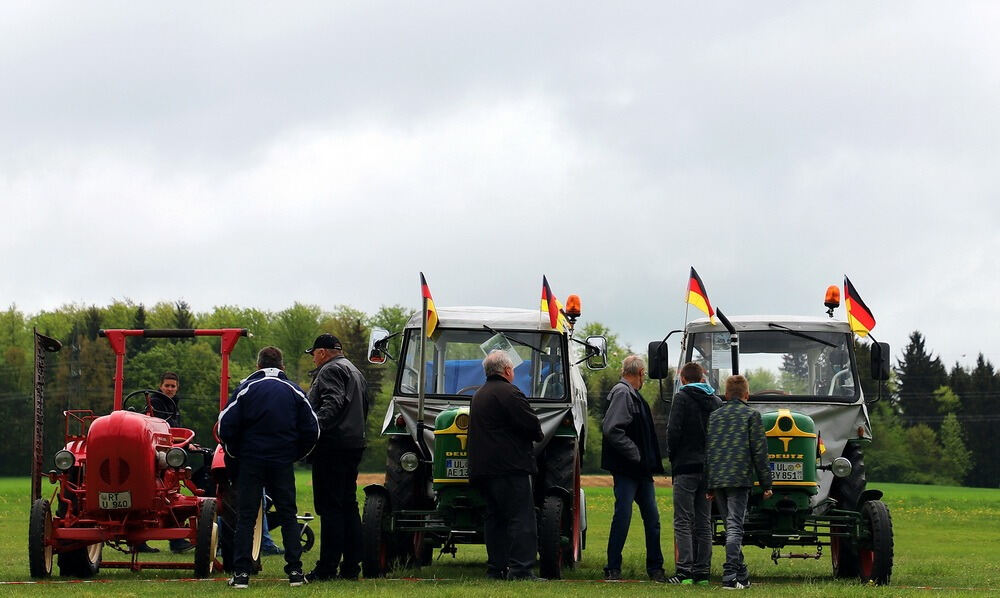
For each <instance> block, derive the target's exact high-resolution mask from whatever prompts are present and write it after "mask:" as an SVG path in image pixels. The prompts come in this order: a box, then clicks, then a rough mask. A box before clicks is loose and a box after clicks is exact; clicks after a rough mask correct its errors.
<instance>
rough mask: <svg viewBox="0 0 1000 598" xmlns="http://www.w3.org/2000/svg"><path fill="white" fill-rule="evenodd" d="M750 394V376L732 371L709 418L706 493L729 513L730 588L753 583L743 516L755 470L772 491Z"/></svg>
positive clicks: (726, 572) (725, 577) (726, 575)
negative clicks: (745, 549) (745, 550)
mask: <svg viewBox="0 0 1000 598" xmlns="http://www.w3.org/2000/svg"><path fill="white" fill-rule="evenodd" d="M749 398H750V384H749V383H748V382H747V379H746V378H744V377H743V376H739V375H737V376H730V377H729V378H728V379H727V380H726V402H725V403H723V405H722V407H719V408H718V409H716V410H715V411H713V412H712V415H711V416H710V417H709V418H708V438H707V441H708V446H707V455H708V457H707V459H706V462H705V469H706V473H705V475H706V477H707V478H708V492H707V493H706V494H705V497H706V498H708V500H710V501H711V500H714V499H715V497H719V508H720V510H721V511H722V513H723V516H724V517H725V518H726V562H725V563H724V564H723V565H722V587H723V588H726V589H730V590H742V589H745V588H749V587H750V572H749V571H748V570H747V566H746V564H745V563H744V562H743V517H744V516H745V515H746V512H747V500H748V499H749V496H750V489H751V488H753V485H754V476H753V474H754V472H756V474H757V481H758V482H759V483H760V487H761V488H762V489H763V491H764V499H765V500H766V499H768V498H771V494H772V492H771V481H772V479H771V466H770V464H769V463H768V458H767V437H766V436H765V435H764V424H763V421H762V420H761V417H760V413H759V412H757V411H755V410H754V409H751V408H750V406H748V405H747V403H746V402H747V399H749Z"/></svg>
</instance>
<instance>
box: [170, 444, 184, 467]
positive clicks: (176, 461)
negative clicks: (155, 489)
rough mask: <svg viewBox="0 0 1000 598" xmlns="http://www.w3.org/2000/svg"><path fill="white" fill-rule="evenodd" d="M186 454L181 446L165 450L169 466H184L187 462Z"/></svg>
mask: <svg viewBox="0 0 1000 598" xmlns="http://www.w3.org/2000/svg"><path fill="white" fill-rule="evenodd" d="M187 460H188V454H187V451H185V450H184V449H182V448H179V447H176V446H175V447H174V448H172V449H170V450H168V451H167V465H169V466H170V467H184V464H185V463H187Z"/></svg>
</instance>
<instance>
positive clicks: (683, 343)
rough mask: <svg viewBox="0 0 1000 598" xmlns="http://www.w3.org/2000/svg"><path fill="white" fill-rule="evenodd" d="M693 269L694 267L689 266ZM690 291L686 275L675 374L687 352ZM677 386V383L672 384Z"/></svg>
mask: <svg viewBox="0 0 1000 598" xmlns="http://www.w3.org/2000/svg"><path fill="white" fill-rule="evenodd" d="M691 269H692V270H694V268H691ZM690 292H691V276H690V275H689V276H688V281H687V286H686V287H685V288H684V325H683V326H681V350H680V355H679V357H678V358H677V376H680V371H681V365H683V364H684V354H685V353H686V352H687V327H688V310H690V309H691V302H690V301H688V294H690ZM674 387H675V388H676V387H677V384H676V383H675V384H674Z"/></svg>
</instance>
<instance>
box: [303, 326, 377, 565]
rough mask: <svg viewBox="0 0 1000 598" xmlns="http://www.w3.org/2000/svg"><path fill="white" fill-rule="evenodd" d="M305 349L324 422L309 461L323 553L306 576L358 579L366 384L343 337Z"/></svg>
mask: <svg viewBox="0 0 1000 598" xmlns="http://www.w3.org/2000/svg"><path fill="white" fill-rule="evenodd" d="M306 353H309V354H311V355H312V358H313V364H315V365H316V369H314V370H313V371H312V372H311V374H312V376H313V379H312V385H311V386H310V387H309V402H310V403H311V404H312V406H313V410H315V411H316V416H317V417H318V418H319V426H320V438H319V443H318V444H317V445H316V450H315V451H314V452H313V454H312V460H311V462H312V464H313V469H312V476H313V502H314V503H315V505H316V514H317V515H319V519H320V545H319V546H320V551H319V561H317V562H316V567H315V568H314V569H313V570H312V571H311V572H310V573H309V574H308V575H307V576H306V578H307V579H308V580H309V581H323V580H327V579H333V578H336V577H339V578H340V579H351V580H356V579H357V578H358V573H359V572H360V571H361V565H360V563H361V516H360V514H359V513H358V500H357V498H356V494H355V493H356V492H357V489H358V465H359V464H360V463H361V454H362V453H363V452H364V449H365V427H366V426H365V424H366V420H367V419H368V407H369V404H368V383H367V382H366V381H365V377H364V376H363V375H362V374H361V372H360V371H359V370H358V368H357V367H355V365H354V364H353V363H351V362H350V361H349V360H348V359H347V357H344V350H343V346H342V345H341V344H340V339H338V338H337V337H335V336H333V335H332V334H321V335H319V336H318V337H316V340H315V341H314V342H313V345H312V348H310V349H309V350H308V351H306ZM338 567H339V571H338Z"/></svg>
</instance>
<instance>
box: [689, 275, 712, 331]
mask: <svg viewBox="0 0 1000 598" xmlns="http://www.w3.org/2000/svg"><path fill="white" fill-rule="evenodd" d="M687 302H688V303H690V304H691V305H693V306H695V307H697V308H698V309H700V310H701V311H703V312H705V315H707V316H708V320H709V321H710V322H711V323H712V325H713V326H714V325H715V310H714V309H712V304H711V303H710V302H709V300H708V291H706V290H705V283H703V282H702V281H701V277H700V276H698V273H697V272H695V271H694V266H691V278H690V279H689V280H688V296H687Z"/></svg>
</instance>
